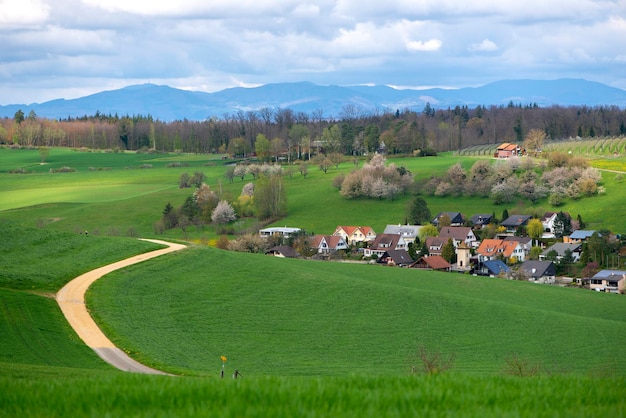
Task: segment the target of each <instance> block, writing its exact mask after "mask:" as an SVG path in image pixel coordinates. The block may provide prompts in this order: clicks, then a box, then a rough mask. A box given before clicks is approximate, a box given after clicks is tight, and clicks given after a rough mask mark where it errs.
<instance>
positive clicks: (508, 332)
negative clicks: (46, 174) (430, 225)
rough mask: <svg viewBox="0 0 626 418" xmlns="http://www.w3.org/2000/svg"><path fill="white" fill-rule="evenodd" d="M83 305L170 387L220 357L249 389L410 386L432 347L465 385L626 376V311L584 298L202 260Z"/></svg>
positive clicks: (458, 281) (118, 283) (157, 271)
mask: <svg viewBox="0 0 626 418" xmlns="http://www.w3.org/2000/svg"><path fill="white" fill-rule="evenodd" d="M87 300H88V305H89V307H90V309H91V310H92V311H93V312H95V314H96V317H97V318H98V319H99V321H100V323H101V324H102V325H103V327H104V328H105V329H109V333H110V334H111V335H113V336H114V341H115V342H116V343H117V344H118V345H119V346H120V347H123V348H124V349H125V350H127V351H129V352H131V353H138V356H139V357H140V358H142V360H144V361H146V362H149V363H150V365H152V366H155V367H157V368H165V369H168V368H170V367H171V368H172V369H170V370H172V371H174V372H176V373H184V374H188V373H192V374H211V373H215V372H216V371H218V370H219V367H220V365H221V362H220V361H219V357H220V355H226V356H227V357H228V358H229V360H228V364H227V365H228V366H229V368H230V369H231V370H232V369H233V368H235V369H239V370H241V372H242V373H243V374H244V375H279V376H283V375H295V376H302V375H311V376H319V375H329V376H346V375H350V374H355V373H356V374H368V375H402V374H405V373H407V371H408V370H409V369H410V368H411V366H416V364H411V363H412V362H414V361H415V359H414V358H412V357H413V356H415V355H416V353H417V352H418V351H419V348H420V347H425V348H426V349H427V350H428V351H429V352H433V353H434V352H441V353H443V354H445V355H454V356H455V367H454V370H456V371H460V372H463V373H472V374H485V373H487V374H497V373H499V372H501V371H502V370H503V369H505V368H506V365H507V361H508V360H510V359H511V358H513V357H514V356H517V357H519V358H521V359H524V361H528V362H529V363H530V364H534V365H537V366H540V367H541V368H542V369H544V370H546V371H549V372H551V373H562V372H573V373H582V374H585V373H587V374H589V373H593V372H594V371H597V370H611V371H612V372H615V373H619V374H624V375H626V356H621V355H615V353H617V352H619V351H620V350H621V347H623V346H624V345H626V303H624V302H625V301H624V298H623V297H620V296H617V295H604V294H603V295H600V294H598V293H596V292H589V291H584V290H580V289H565V288H560V287H551V286H541V285H536V284H533V283H527V282H511V281H506V280H501V279H491V278H480V277H473V276H471V275H463V274H450V273H443V272H424V271H420V270H415V269H398V268H386V267H380V266H372V265H355V264H351V263H328V262H316V261H305V260H291V259H279V258H275V257H268V256H264V255H249V254H240V253H234V252H228V251H222V250H217V249H211V248H205V247H194V248H189V249H187V250H185V251H183V252H181V253H177V254H175V255H172V256H171V257H168V258H167V259H165V258H163V259H160V260H156V261H155V262H154V263H150V265H145V266H137V267H135V268H129V269H125V270H124V271H123V272H120V273H112V274H111V275H109V276H108V277H107V280H102V281H100V282H97V283H95V284H94V286H93V288H92V289H91V290H90V292H89V295H88V299H87ZM183 300H184V303H180V301H183ZM138 329H141V332H139V333H138V332H136V331H137V330H138ZM600 342H601V343H600ZM417 366H419V367H421V364H419V365H417Z"/></svg>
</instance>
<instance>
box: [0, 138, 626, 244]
mask: <svg viewBox="0 0 626 418" xmlns="http://www.w3.org/2000/svg"><path fill="white" fill-rule="evenodd" d="M210 158H215V157H214V156H213V157H210V156H199V155H149V154H132V153H119V154H112V153H89V152H78V151H73V150H69V149H53V150H52V152H51V154H50V158H49V165H48V166H40V165H39V163H38V161H39V154H38V152H37V151H36V150H11V149H0V190H1V191H2V197H3V199H2V200H0V219H9V220H14V221H19V222H22V223H26V224H28V225H31V226H33V225H40V226H41V225H47V228H52V229H56V230H62V231H70V232H77V231H85V230H87V231H90V232H91V233H93V234H98V235H126V236H154V234H155V233H154V228H153V224H154V222H156V221H157V220H158V219H159V218H160V217H161V214H162V211H163V208H164V207H165V205H166V204H167V203H168V202H171V203H172V204H173V205H175V206H178V205H181V204H182V203H183V202H184V200H185V198H186V197H187V196H189V195H191V193H192V192H193V191H192V190H191V189H179V188H178V179H179V177H180V175H181V174H182V173H184V172H187V173H189V174H193V173H194V172H195V171H202V172H203V173H205V175H206V176H207V178H208V180H207V183H208V184H209V185H210V186H211V188H212V189H213V190H216V191H220V190H221V192H222V193H223V195H224V196H225V197H226V198H231V199H232V198H235V197H236V196H238V195H239V194H240V193H241V188H242V186H243V185H244V184H245V183H247V182H249V181H250V179H249V178H246V179H245V180H244V181H241V180H240V179H236V180H235V181H234V182H233V183H232V184H230V183H228V181H227V180H226V179H225V178H224V172H225V170H226V167H224V166H223V164H224V162H223V161H221V160H214V159H210ZM476 158H478V157H466V156H454V155H451V154H444V155H442V156H438V157H429V158H398V159H395V160H393V161H394V162H395V163H396V164H397V165H399V166H400V165H403V166H405V167H407V168H408V169H409V170H411V172H412V173H413V174H414V175H415V177H416V178H418V179H419V178H427V177H429V176H431V175H439V174H441V173H443V172H445V170H447V168H448V167H450V166H451V165H452V164H454V163H456V162H461V163H462V164H463V165H464V166H465V167H466V168H469V167H471V165H472V164H473V163H474V161H476ZM483 158H484V157H483ZM173 161H177V162H182V163H185V164H188V166H186V167H176V168H168V167H167V164H169V163H171V162H173ZM598 161H599V162H598V164H602V163H601V161H603V160H598ZM28 163H30V164H31V166H34V167H35V168H36V169H38V170H40V171H38V172H33V173H31V174H9V171H11V170H15V169H17V168H21V167H30V166H28V165H27V164H28ZM144 164H150V165H151V166H152V168H148V169H138V168H136V167H140V166H142V165H144ZM207 164H209V165H207ZM594 164H595V162H594ZM62 166H70V167H74V168H76V169H77V172H75V173H56V174H51V173H49V172H48V170H49V168H50V167H54V168H59V167H62ZM42 167H46V168H45V169H44V168H42ZM89 167H107V168H110V169H109V170H104V171H89ZM132 167H135V168H132ZM353 167H354V166H353V165H352V164H351V163H348V162H346V163H343V164H341V165H340V167H339V169H335V168H333V169H331V170H329V172H328V173H327V174H324V173H323V172H322V171H320V170H318V169H317V167H314V166H312V167H311V168H310V169H309V175H308V176H307V177H306V178H303V177H302V176H301V175H300V174H299V173H297V174H295V175H294V176H293V178H289V177H285V184H286V186H287V198H288V209H287V216H286V217H285V218H283V219H281V220H279V221H277V222H276V223H275V225H289V226H297V227H300V228H303V229H305V230H306V231H308V232H314V233H324V234H330V233H332V232H333V231H334V229H335V227H336V226H337V225H341V224H354V225H370V226H372V227H373V228H374V230H375V231H377V232H380V231H382V230H383V229H384V227H385V225H387V224H397V223H404V222H405V219H406V207H407V204H408V202H409V200H410V196H408V195H407V196H400V197H399V198H398V199H396V200H394V201H377V200H369V199H355V200H346V199H344V198H343V197H341V195H340V194H339V192H338V191H337V190H336V189H334V188H333V187H332V179H333V178H334V177H335V176H336V175H338V174H340V173H348V172H349V171H350V170H352V169H353ZM612 167H613V166H612ZM601 168H604V167H601ZM33 170H34V169H33ZM615 176H616V174H615V173H609V172H604V173H603V186H604V187H605V189H606V194H604V195H601V196H597V197H593V198H587V199H581V200H578V201H568V202H567V203H566V204H565V205H564V206H561V207H559V208H553V207H551V206H550V205H549V204H548V202H547V201H545V200H544V201H539V202H538V203H536V204H535V205H534V206H533V205H531V204H530V203H528V202H526V203H522V204H521V205H518V204H517V203H515V204H511V205H508V206H499V205H494V204H493V203H492V201H491V200H490V199H481V198H469V197H461V198H456V197H427V202H428V205H429V208H430V210H431V212H432V213H433V214H434V213H438V212H440V211H460V212H462V213H464V214H465V215H466V216H471V215H473V214H477V213H492V212H495V213H496V215H497V216H500V214H501V213H502V211H503V210H504V209H505V208H506V209H508V210H509V212H510V213H511V211H512V210H516V211H528V212H530V211H534V210H537V209H538V208H541V209H540V210H564V211H568V212H570V213H571V214H573V215H574V216H576V215H578V214H580V215H581V216H582V217H583V220H584V221H585V223H586V224H587V226H588V228H595V229H610V230H613V231H616V232H620V231H624V230H626V220H625V219H624V217H623V216H621V207H622V206H623V205H624V203H626V195H624V193H623V182H622V180H617V181H616V180H615ZM164 236H165V237H170V238H188V239H201V238H207V239H208V238H212V237H215V232H214V230H213V228H211V227H206V228H204V229H203V230H196V229H195V228H191V229H189V230H188V231H187V233H186V234H185V233H183V232H182V231H181V230H180V229H175V230H170V231H166V233H165V235H164Z"/></svg>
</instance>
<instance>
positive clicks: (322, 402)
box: [0, 374, 626, 417]
mask: <svg viewBox="0 0 626 418" xmlns="http://www.w3.org/2000/svg"><path fill="white" fill-rule="evenodd" d="M624 387H626V379H624V378H609V379H596V378H588V377H587V378H575V377H572V376H542V377H532V378H513V377H480V376H458V375H454V374H450V375H441V376H403V377H372V376H351V377H341V378H321V377H309V378H297V377H289V378H287V377H258V378H257V377H255V378H247V377H244V378H242V379H239V380H236V381H235V380H232V379H224V380H219V379H208V378H204V379H200V378H180V377H178V378H177V377H174V378H172V377H154V376H138V375H134V376H133V375H123V374H120V375H117V376H112V375H108V374H107V375H104V376H101V377H72V378H68V379H64V380H62V381H60V380H36V381H32V380H30V379H22V378H18V379H7V378H6V377H2V376H0V414H2V415H4V416H20V417H35V416H46V417H67V416H78V417H83V416H133V417H154V416H180V417H183V416H185V417H186V416H206V417H244V416H264V417H302V416H307V417H316V416H324V417H409V416H446V417H452V416H462V417H554V416H563V417H620V416H624V414H625V413H626V401H625V400H624V390H623V388H624ZM620 388H621V389H620Z"/></svg>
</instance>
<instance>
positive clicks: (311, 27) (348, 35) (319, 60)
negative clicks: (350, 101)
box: [0, 0, 626, 104]
mask: <svg viewBox="0 0 626 418" xmlns="http://www.w3.org/2000/svg"><path fill="white" fill-rule="evenodd" d="M564 77H570V78H585V79H588V80H592V81H599V82H602V83H606V84H608V85H611V86H613V87H618V88H622V89H626V0H597V1H592V0H508V1H503V0H491V1H487V0H473V1H467V0H396V1H390V2H383V1H375V0H335V1H332V0H322V1H310V2H307V1H306V0H299V1H293V0H238V1H226V0H178V1H172V0H167V1H164V0H0V104H9V103H26V104H30V103H33V102H42V101H46V100H51V99H54V98H66V99H70V98H75V97H80V96H84V95H87V94H91V93H95V92H98V91H102V90H112V89H116V88H120V87H124V86H127V85H131V84H139V83H148V82H150V83H155V84H167V85H170V86H173V87H178V88H183V89H189V90H201V91H207V92H212V91H217V90H221V89H224V88H228V87H235V86H256V85H260V84H267V83H276V82H292V81H311V82H314V83H318V84H324V85H328V84H337V85H354V84H386V85H392V86H397V87H401V88H406V87H410V88H419V87H432V86H440V87H450V88H454V87H468V86H478V85H483V84H486V83H489V82H492V81H497V80H502V79H513V78H532V79H556V78H564Z"/></svg>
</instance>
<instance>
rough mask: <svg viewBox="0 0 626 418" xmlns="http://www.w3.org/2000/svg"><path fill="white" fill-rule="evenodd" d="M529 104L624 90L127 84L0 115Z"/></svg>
mask: <svg viewBox="0 0 626 418" xmlns="http://www.w3.org/2000/svg"><path fill="white" fill-rule="evenodd" d="M510 102H513V103H514V104H516V105H517V104H521V105H529V104H537V105H538V106H542V107H546V106H552V105H559V106H582V105H586V106H591V107H593V106H601V105H602V106H618V107H621V108H626V90H622V89H618V88H615V87H610V86H608V85H605V84H602V83H598V82H594V81H588V80H584V79H573V78H563V79H556V80H531V79H518V80H500V81H496V82H493V83H489V84H485V85H483V86H479V87H463V88H458V89H443V88H429V89H419V90H418V89H398V88H394V87H390V86H386V85H375V86H364V85H356V86H338V85H319V84H314V83H311V82H308V81H301V82H293V83H271V84H264V85H261V86H257V87H231V88H227V89H224V90H220V91H217V92H213V93H207V92H201V91H192V90H182V89H177V88H174V87H170V86H167V85H156V84H151V83H144V84H134V85H129V86H125V87H122V88H120V89H116V90H106V91H101V92H98V93H94V94H91V95H87V96H84V97H80V98H76V99H54V100H50V101H47V102H43V103H32V104H29V105H27V104H9V105H4V106H0V117H13V116H14V114H15V112H16V111H17V110H20V109H21V110H22V111H24V113H28V112H29V111H30V110H34V111H35V113H36V114H37V115H38V116H42V117H47V118H51V119H64V118H67V117H81V116H85V115H94V114H95V113H96V112H97V111H99V112H100V113H102V114H118V115H139V114H141V115H151V116H153V117H154V118H156V119H159V120H163V121H172V120H182V119H189V120H204V119H208V118H212V117H224V116H225V115H227V114H237V113H239V112H240V111H243V112H247V111H259V110H260V109H263V108H270V109H279V108H281V109H286V108H289V109H292V110H293V111H294V112H304V113H312V112H314V111H318V112H319V111H321V112H322V114H323V117H326V118H336V117H340V116H341V115H342V113H343V111H344V110H345V109H346V107H352V108H353V109H354V110H357V111H359V112H377V111H382V110H391V111H396V110H400V111H403V110H413V111H421V110H423V108H424V106H426V104H427V103H429V104H430V105H431V107H433V108H435V109H437V108H448V107H455V106H469V107H476V106H478V105H483V106H492V105H493V106H506V105H508V104H509V103H510Z"/></svg>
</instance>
